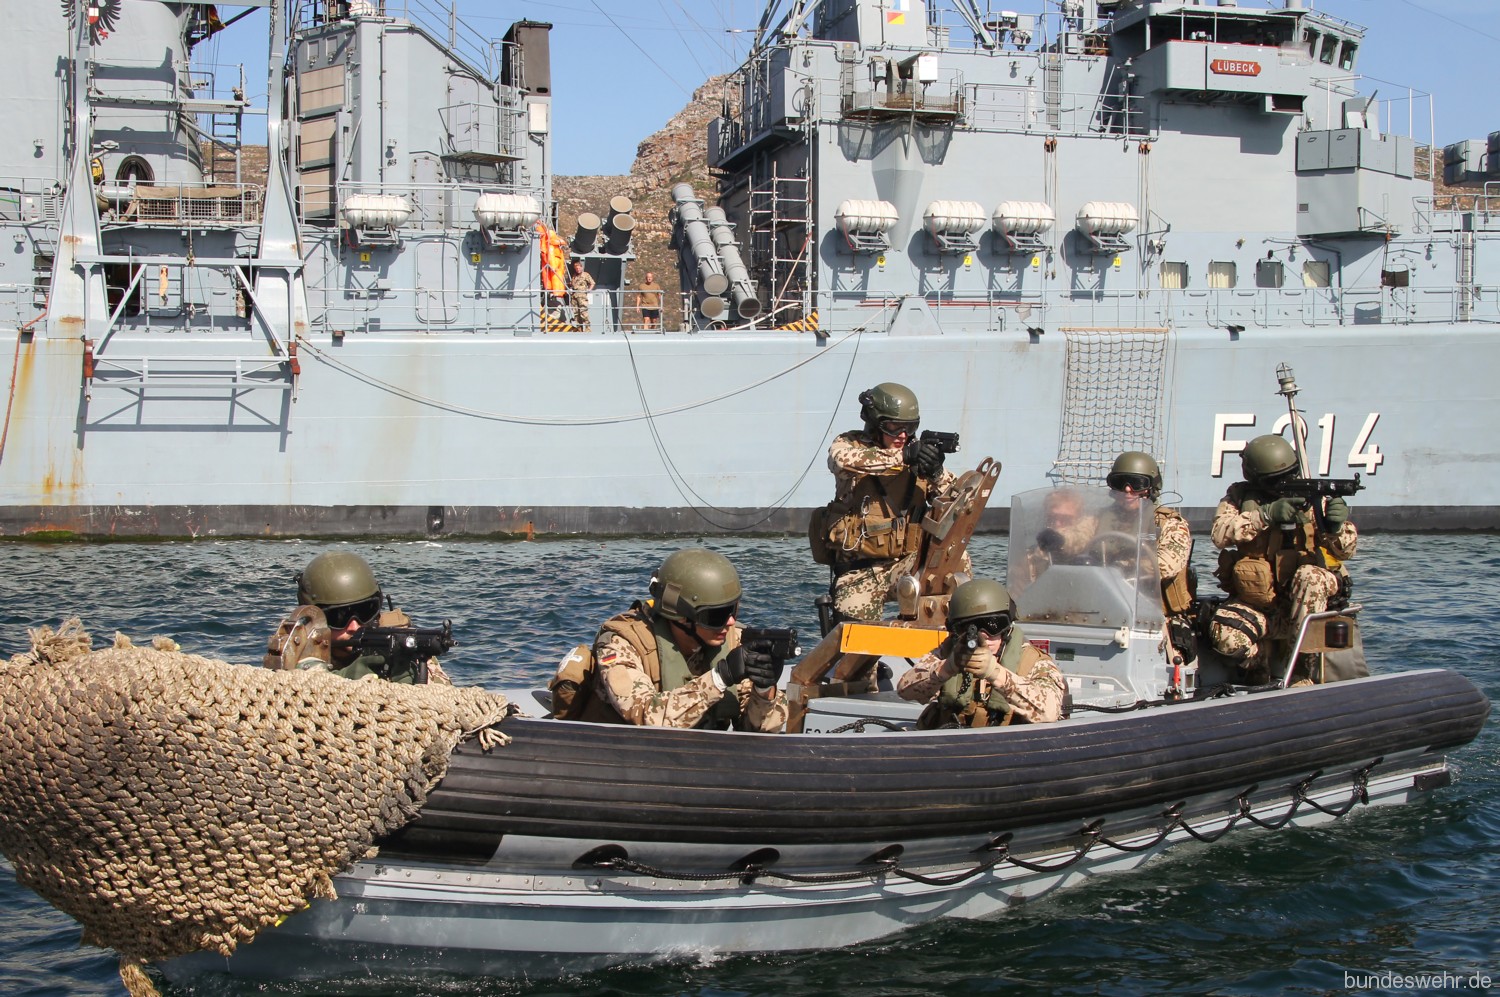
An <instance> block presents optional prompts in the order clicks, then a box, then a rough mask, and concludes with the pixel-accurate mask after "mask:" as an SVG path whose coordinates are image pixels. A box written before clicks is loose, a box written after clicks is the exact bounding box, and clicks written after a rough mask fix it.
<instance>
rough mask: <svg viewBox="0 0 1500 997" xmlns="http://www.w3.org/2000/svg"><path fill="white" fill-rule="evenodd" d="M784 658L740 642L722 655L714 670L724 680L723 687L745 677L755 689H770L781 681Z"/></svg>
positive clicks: (736, 682) (735, 683)
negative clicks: (721, 659) (722, 658)
mask: <svg viewBox="0 0 1500 997" xmlns="http://www.w3.org/2000/svg"><path fill="white" fill-rule="evenodd" d="M785 664H786V662H785V660H783V659H781V658H778V657H775V656H774V655H771V654H767V653H766V652H765V651H757V650H755V649H754V648H752V647H746V646H745V645H743V644H741V645H740V646H739V647H737V648H735V649H734V650H733V651H730V652H729V653H728V654H726V655H725V656H724V660H723V661H720V662H719V663H718V664H717V665H716V666H715V667H714V670H715V671H717V672H718V673H719V678H721V679H723V680H724V687H725V688H730V687H732V686H736V685H739V684H740V683H741V682H742V681H744V680H745V679H749V680H750V684H751V685H753V686H755V687H756V688H757V689H770V688H772V687H774V686H776V685H777V684H778V683H780V682H781V669H782V667H783V666H784V665H785Z"/></svg>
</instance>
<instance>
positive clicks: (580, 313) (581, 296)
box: [568, 260, 594, 332]
mask: <svg viewBox="0 0 1500 997" xmlns="http://www.w3.org/2000/svg"><path fill="white" fill-rule="evenodd" d="M593 289H594V278H593V277H592V276H590V275H589V272H588V271H587V270H585V269H583V261H582V260H574V261H573V275H572V277H570V278H569V280H568V304H569V305H571V306H572V308H573V325H574V327H575V328H577V329H578V331H579V332H588V331H589V330H590V328H591V326H590V324H589V292H590V291H592V290H593Z"/></svg>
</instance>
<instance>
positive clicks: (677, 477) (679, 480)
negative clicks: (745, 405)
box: [625, 318, 873, 532]
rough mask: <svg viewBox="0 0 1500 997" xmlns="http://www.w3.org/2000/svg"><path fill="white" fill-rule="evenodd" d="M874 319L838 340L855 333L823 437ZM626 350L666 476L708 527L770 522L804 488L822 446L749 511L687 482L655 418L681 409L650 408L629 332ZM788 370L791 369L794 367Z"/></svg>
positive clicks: (735, 527)
mask: <svg viewBox="0 0 1500 997" xmlns="http://www.w3.org/2000/svg"><path fill="white" fill-rule="evenodd" d="M872 320H873V318H872V319H867V320H866V321H865V322H864V323H862V324H861V325H859V326H856V327H855V328H854V329H853V330H851V331H850V332H849V333H848V334H846V335H845V336H844V337H843V338H842V339H840V340H839V341H838V342H839V343H843V342H844V341H845V340H847V339H849V338H850V337H851V336H853V337H854V352H853V353H852V354H850V356H849V368H848V369H847V370H846V371H845V372H844V383H843V384H842V385H840V386H839V397H838V399H837V401H836V402H835V403H834V405H833V407H832V409H831V410H830V411H829V413H828V425H827V426H825V427H824V428H823V438H824V439H827V437H828V434H829V433H830V432H832V431H833V422H834V420H835V419H837V418H838V413H839V409H840V407H841V403H842V402H843V400H844V396H845V395H847V394H848V391H849V381H850V379H851V378H853V376H854V365H855V363H856V362H857V361H858V360H859V347H860V343H862V342H863V333H864V331H865V328H866V327H867V326H868V325H869V324H870V322H871V321H872ZM625 349H626V351H627V352H628V353H629V354H630V372H631V374H632V376H633V377H634V378H635V389H636V394H637V395H638V396H639V398H640V402H641V412H642V413H644V418H645V420H646V427H647V429H649V430H650V432H651V442H652V444H653V445H654V446H655V447H656V453H657V456H658V457H660V458H661V462H662V466H663V467H665V468H666V470H667V478H668V480H670V481H671V482H672V487H673V488H674V489H676V491H677V494H678V495H680V496H682V500H683V501H684V502H685V503H687V506H688V508H690V509H691V510H692V511H693V513H694V514H695V515H696V516H697V517H698V518H699V519H701V520H703V521H704V522H705V523H707V524H708V525H709V526H712V527H714V528H715V529H718V530H724V531H726V532H739V531H744V530H753V529H755V528H756V527H757V526H761V525H763V524H764V523H766V522H767V521H769V520H770V518H771V517H772V516H774V515H776V513H778V512H780V511H781V510H782V509H785V508H786V503H787V502H788V501H789V500H790V499H791V497H792V496H793V495H795V494H796V492H797V489H798V488H800V487H802V482H803V481H805V480H806V479H807V476H808V474H810V473H811V472H812V469H813V465H815V464H816V463H817V461H818V457H819V456H820V454H821V453H822V451H821V449H819V450H815V451H814V452H813V454H812V456H811V457H809V458H808V461H807V465H806V466H805V467H803V468H802V473H801V474H799V475H797V477H796V480H794V481H793V482H792V483H791V485H790V486H788V488H787V490H786V491H784V492H782V493H781V495H779V496H777V497H776V498H775V499H774V500H772V502H771V504H770V505H769V506H763V507H761V508H758V509H752V510H750V511H749V512H736V510H733V509H723V508H720V507H719V506H716V505H714V504H713V503H712V502H711V501H709V500H708V499H707V498H705V497H704V496H703V495H701V494H699V492H698V490H697V489H695V488H693V486H692V485H690V484H688V480H687V475H686V474H684V473H683V472H682V471H681V470H680V469H679V468H678V467H677V464H676V462H675V461H673V460H672V455H671V453H670V452H669V451H668V449H667V446H666V444H665V443H664V442H663V441H662V438H661V433H660V432H659V431H658V429H657V425H656V420H657V419H658V418H660V417H662V416H665V415H672V414H674V413H675V412H677V411H681V410H680V409H673V410H666V411H662V412H652V411H651V405H650V402H649V401H648V400H647V395H646V386H645V384H644V383H643V382H642V380H641V372H640V368H639V367H637V365H636V360H635V349H634V347H632V346H631V341H630V336H629V335H628V334H626V336H625ZM815 356H816V354H815ZM811 359H812V358H811V357H809V358H808V360H811ZM808 360H803V361H801V362H799V363H798V364H797V366H801V364H803V363H807V362H808ZM788 369H789V370H790V369H793V368H788ZM760 383H765V382H760ZM726 397H728V396H726ZM689 493H691V496H692V497H691V498H689ZM693 499H696V500H697V501H698V503H699V504H697V505H695V504H694V503H693ZM705 510H709V511H712V512H715V513H719V514H721V515H726V516H734V515H746V516H756V517H758V518H756V519H754V520H753V521H752V522H748V523H741V524H738V525H736V524H732V523H724V522H718V521H716V520H715V519H714V518H713V517H712V516H709V515H707V513H706V512H705Z"/></svg>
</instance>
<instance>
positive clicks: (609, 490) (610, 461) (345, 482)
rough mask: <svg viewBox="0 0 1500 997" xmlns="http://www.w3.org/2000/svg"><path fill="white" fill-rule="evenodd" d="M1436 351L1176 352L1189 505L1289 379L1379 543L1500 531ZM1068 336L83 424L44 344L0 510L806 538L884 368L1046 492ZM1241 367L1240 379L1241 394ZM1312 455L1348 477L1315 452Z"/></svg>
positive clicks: (582, 365) (163, 407) (351, 371)
mask: <svg viewBox="0 0 1500 997" xmlns="http://www.w3.org/2000/svg"><path fill="white" fill-rule="evenodd" d="M1421 336H1422V340H1423V342H1422V344H1421V347H1420V348H1416V347H1414V346H1413V345H1412V342H1411V333H1410V331H1409V330H1405V329H1374V330H1368V329H1342V330H1332V331H1322V332H1319V333H1318V334H1317V341H1316V342H1308V341H1307V339H1308V334H1307V333H1306V332H1305V331H1304V330H1296V329H1286V330H1262V331H1259V332H1257V333H1249V332H1247V333H1245V334H1243V335H1242V337H1241V339H1240V341H1239V342H1230V341H1228V337H1227V336H1226V335H1225V334H1224V333H1223V332H1222V331H1218V330H1207V329H1205V330H1197V331H1192V330H1181V329H1177V330H1173V331H1172V333H1171V334H1170V335H1167V336H1163V337H1161V339H1162V341H1161V342H1160V343H1159V344H1156V343H1154V344H1152V345H1153V346H1155V347H1159V348H1160V349H1162V350H1163V351H1164V354H1165V356H1164V358H1163V367H1162V376H1163V377H1164V378H1165V379H1166V380H1167V381H1168V382H1169V383H1170V384H1171V386H1172V387H1171V389H1170V390H1169V391H1168V392H1167V393H1166V397H1165V404H1164V408H1163V413H1162V415H1163V422H1164V423H1165V424H1166V425H1168V426H1170V427H1171V428H1172V432H1171V433H1170V434H1168V436H1167V439H1166V449H1165V451H1164V452H1165V453H1166V454H1167V455H1169V456H1168V459H1169V460H1170V462H1171V463H1172V465H1173V466H1174V468H1175V469H1176V472H1177V474H1176V476H1175V477H1174V480H1173V482H1172V484H1175V485H1176V487H1177V489H1178V490H1179V491H1180V493H1181V494H1182V504H1183V505H1184V506H1185V507H1186V508H1187V509H1189V510H1200V511H1203V510H1211V509H1212V508H1213V506H1214V505H1215V503H1217V501H1218V499H1219V497H1220V496H1221V495H1222V494H1223V491H1224V488H1225V486H1226V485H1227V483H1228V481H1232V480H1235V479H1236V478H1237V477H1238V471H1239V461H1238V459H1237V456H1236V454H1235V453H1234V452H1233V451H1231V450H1228V449H1226V448H1225V446H1224V444H1225V442H1232V441H1233V440H1235V439H1236V438H1238V439H1239V440H1240V441H1243V440H1244V439H1248V438H1249V437H1251V436H1253V435H1256V434H1257V433H1258V432H1262V431H1267V429H1268V427H1269V426H1270V425H1272V424H1273V423H1274V422H1275V421H1276V419H1277V417H1278V412H1277V408H1278V403H1279V402H1280V399H1278V398H1277V397H1276V395H1275V394H1274V392H1273V391H1271V390H1268V389H1267V382H1268V381H1269V380H1270V379H1269V378H1268V377H1267V376H1266V374H1267V372H1270V371H1273V370H1274V369H1275V367H1276V365H1277V364H1278V363H1280V362H1284V361H1291V362H1293V363H1295V364H1296V368H1297V371H1298V374H1299V376H1300V377H1301V378H1302V379H1303V383H1305V384H1317V385H1319V391H1318V397H1317V400H1316V402H1314V403H1313V405H1312V406H1310V408H1309V413H1308V414H1309V419H1310V420H1311V418H1312V417H1313V416H1317V417H1320V418H1325V419H1326V418H1328V417H1330V416H1331V417H1332V419H1329V420H1328V421H1329V422H1331V423H1332V424H1333V425H1334V426H1335V432H1334V433H1333V434H1331V435H1332V440H1331V441H1330V445H1331V446H1332V447H1333V450H1332V451H1331V456H1332V459H1333V462H1334V466H1335V468H1337V469H1338V470H1339V471H1342V474H1340V475H1339V476H1349V475H1350V474H1352V473H1362V474H1366V475H1367V477H1366V483H1367V490H1366V491H1365V492H1363V493H1362V494H1361V495H1360V496H1359V499H1360V507H1361V508H1360V518H1361V522H1362V523H1364V524H1369V525H1371V526H1385V527H1392V528H1411V529H1430V528H1453V527H1474V528H1488V527H1493V526H1495V525H1496V522H1495V517H1496V508H1495V506H1494V505H1493V502H1494V500H1495V499H1496V497H1497V496H1496V487H1495V482H1494V474H1495V471H1494V462H1493V461H1492V460H1486V459H1485V458H1484V454H1483V449H1484V447H1486V446H1487V444H1485V443H1484V442H1483V441H1484V439H1486V438H1487V433H1486V427H1488V426H1493V425H1500V401H1497V399H1496V398H1495V397H1494V389H1493V387H1492V385H1491V383H1490V375H1489V374H1488V373H1487V372H1488V371H1491V370H1495V369H1500V366H1492V363H1491V361H1487V360H1485V359H1483V358H1486V357H1493V364H1494V365H1500V339H1497V338H1496V337H1495V335H1494V334H1493V333H1490V332H1480V331H1476V330H1474V329H1472V328H1464V329H1459V328H1450V329H1448V330H1446V331H1438V330H1434V329H1431V328H1424V329H1423V330H1422V332H1421ZM1065 337H1066V334H1065V333H1064V334H1059V335H1058V336H1057V337H1056V338H1055V339H1048V338H1045V337H1044V341H1042V342H1030V341H1028V340H1026V339H1025V338H1021V339H1019V340H1017V339H1016V338H1014V337H1012V338H1011V339H1010V341H1008V342H1006V341H1003V340H999V337H996V336H994V335H990V334H973V333H971V334H963V333H945V334H940V335H934V336H930V337H909V338H908V337H892V336H875V335H870V334H856V335H852V336H849V337H846V338H845V339H843V341H839V340H837V339H834V340H831V341H829V342H826V343H820V342H819V341H817V340H815V339H814V338H813V337H811V336H809V335H805V334H803V335H798V334H792V333H757V334H751V335H727V334H721V335H718V336H715V337H713V339H711V340H705V337H697V336H687V335H681V336H677V335H667V336H659V337H653V338H637V339H633V340H632V339H626V338H625V337H624V336H623V335H622V336H615V337H607V338H600V339H593V338H590V339H586V340H579V339H575V340H562V341H559V340H558V339H546V340H543V339H540V338H538V339H521V340H515V339H510V340H509V341H499V342H497V341H495V337H480V336H473V335H466V336H463V337H454V338H447V337H444V338H442V339H438V340H436V341H434V340H432V339H429V338H422V339H417V338H411V337H402V338H391V339H382V340H370V341H364V342H361V343H359V344H358V345H357V346H355V345H351V346H347V347H343V348H335V347H329V348H326V349H325V350H320V351H317V352H313V351H311V350H304V351H303V353H302V355H301V363H302V373H301V376H300V377H299V379H298V384H297V386H296V393H295V396H293V394H292V393H291V392H290V391H289V390H285V389H283V390H267V389H265V388H259V389H254V390H244V391H240V392H238V393H237V394H236V396H234V397H231V396H230V394H229V392H228V391H227V390H225V389H200V393H199V395H198V397H191V396H190V391H191V389H175V390H174V389H156V388H153V389H150V391H149V393H148V397H146V398H144V399H143V398H141V397H140V393H146V392H142V391H141V389H132V388H130V387H123V386H122V387H120V388H118V389H116V390H104V389H100V388H97V387H96V388H95V390H94V391H93V398H92V399H89V400H87V402H86V405H81V404H80V397H79V394H80V391H79V385H78V378H79V373H78V372H79V370H80V369H81V364H82V358H81V355H80V349H79V345H78V344H77V343H70V342H61V343H51V342H48V343H45V344H38V345H41V346H45V347H46V351H45V353H42V351H40V350H37V351H36V353H35V354H34V355H33V356H32V357H31V359H30V362H29V363H28V365H27V369H22V370H21V371H20V372H19V377H18V382H19V384H20V390H19V391H18V394H19V395H20V397H21V399H22V401H23V403H24V408H22V409H21V411H19V412H17V413H16V414H15V415H14V416H13V421H12V427H11V428H12V432H11V436H10V440H9V442H8V444H7V447H6V453H5V460H4V464H3V471H4V475H5V481H6V487H5V495H6V498H7V505H6V506H5V507H4V510H3V512H4V516H5V519H6V521H7V529H8V531H9V532H14V533H20V532H25V531H31V530H61V531H67V532H72V533H78V534H87V535H108V536H129V535H142V534H156V535H213V534H215V533H228V534H244V535H257V534H269V535H278V534H296V533H306V532H316V533H325V534H345V533H350V534H353V533H370V532H376V533H392V534H416V535H423V534H444V533H450V532H452V533H467V534H491V533H526V532H528V531H531V530H535V531H536V532H549V533H550V532H556V533H598V534H612V533H651V532H679V533H694V532H710V531H715V530H719V529H764V530H783V529H800V528H801V527H802V526H803V525H805V522H806V515H805V512H802V511H801V510H804V509H806V508H808V507H811V506H814V505H817V504H819V503H820V502H821V501H826V497H827V496H826V494H825V493H826V492H827V491H828V481H827V477H828V475H827V472H826V469H825V466H824V457H825V454H826V448H827V443H828V441H829V439H830V438H831V436H832V435H833V434H835V433H837V432H840V431H842V430H844V429H847V428H849V425H848V424H849V422H850V419H849V413H850V411H851V410H852V409H854V408H856V407H857V403H856V402H855V401H854V398H853V395H854V394H855V393H857V386H858V385H861V384H866V382H868V383H875V382H876V381H878V380H881V379H886V378H889V377H891V372H892V371H901V372H902V377H903V380H904V381H905V382H906V383H909V384H911V385H912V386H913V387H915V389H916V390H917V391H918V392H919V393H920V395H921V397H922V398H924V399H926V401H924V421H925V422H926V424H928V425H931V426H935V427H936V426H942V427H945V428H949V429H952V430H956V431H958V432H959V433H960V434H961V436H962V440H963V450H962V452H961V454H960V455H956V456H955V457H954V458H951V459H953V460H955V461H957V460H966V458H968V456H969V455H970V454H972V455H974V457H973V460H974V461H975V462H977V460H978V459H979V457H980V456H983V455H992V454H993V455H997V456H998V457H999V459H1000V460H1001V461H1002V463H1003V465H1004V470H1003V471H1002V476H1001V481H1000V485H1001V487H1002V488H1006V487H1010V488H1013V489H1018V488H1024V487H1026V486H1028V485H1030V484H1033V483H1035V482H1037V481H1043V480H1046V477H1047V475H1048V474H1050V473H1052V472H1053V470H1054V462H1055V459H1056V453H1057V442H1058V438H1059V436H1060V434H1061V413H1062V410H1063V409H1064V405H1065V396H1066V384H1067V376H1068V368H1069V364H1068V360H1069V358H1068V342H1067V340H1066V338H1065ZM507 338H508V337H507ZM1111 338H1113V337H1111ZM121 345H122V346H123V345H124V344H121ZM187 349H190V350H193V351H194V352H195V353H196V354H198V355H199V356H202V355H203V354H204V353H205V352H206V344H200V345H196V346H188V347H187ZM1453 356H1459V357H1463V358H1465V362H1464V363H1462V364H1459V365H1457V366H1456V367H1455V366H1454V365H1452V364H1451V362H1450V361H1449V360H1447V359H1446V358H1448V357H1453ZM417 370H421V371H422V372H423V374H422V376H421V378H420V380H417V381H414V380H413V378H412V373H413V371H417ZM1225 371H1237V372H1241V373H1240V374H1239V375H1238V377H1237V378H1234V379H1232V382H1237V383H1239V384H1240V385H1241V387H1239V389H1238V390H1236V389H1235V388H1234V387H1233V386H1232V383H1231V384H1226V382H1225ZM49 373H50V375H51V376H50V378H49V377H46V376H44V375H46V374H49ZM500 385H503V386H504V387H503V390H497V386H500ZM584 385H590V386H597V390H585V389H584V387H583V386H584ZM684 385H687V386H689V387H688V389H687V390H686V391H684ZM1438 385H1442V388H1441V393H1440V394H1439V393H1438V389H1437V387H1436V386H1438ZM851 388H854V389H855V390H851ZM157 391H162V392H163V393H171V394H173V395H176V396H177V397H173V398H169V399H165V400H160V401H159V400H158V399H157V398H156V397H154V395H155V394H156V392H157ZM415 394H420V396H421V397H415V398H414V397H412V396H413V395H415ZM643 399H644V400H645V401H646V403H647V404H646V405H643V404H642V400H643ZM81 407H85V408H86V412H84V413H80V408H81ZM648 413H649V414H648ZM1279 414H1281V415H1284V410H1283V412H1281V413H1279ZM1335 420H1336V421H1335ZM1372 422H1373V425H1374V427H1375V429H1374V432H1373V433H1371V434H1369V436H1368V437H1367V438H1366V439H1365V443H1364V445H1363V446H1360V447H1354V446H1353V444H1354V442H1355V441H1356V440H1357V439H1358V438H1359V437H1360V436H1361V435H1362V430H1363V429H1364V428H1365V427H1366V426H1367V425H1369V424H1371V423H1372ZM225 423H229V424H230V425H228V426H226V425H225ZM1226 427H1227V428H1226ZM1375 448H1378V458H1377V459H1379V460H1380V461H1381V463H1380V464H1379V465H1378V472H1377V473H1376V474H1374V475H1368V470H1369V468H1368V467H1367V465H1365V464H1363V463H1355V464H1353V466H1352V467H1351V466H1350V464H1349V457H1350V456H1351V455H1350V451H1351V450H1353V451H1354V453H1353V456H1354V457H1355V458H1356V460H1362V459H1365V458H1366V457H1367V456H1368V454H1367V453H1365V451H1367V450H1374V449H1375ZM1312 452H1313V454H1314V455H1317V454H1319V453H1330V451H1329V450H1326V449H1325V450H1319V442H1318V440H1317V437H1316V435H1314V438H1313V448H1312ZM1007 479H1009V481H1010V482H1011V483H1012V484H1011V485H1009V486H1007V484H1006V480H1007Z"/></svg>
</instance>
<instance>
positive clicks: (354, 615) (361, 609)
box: [262, 550, 451, 685]
mask: <svg viewBox="0 0 1500 997" xmlns="http://www.w3.org/2000/svg"><path fill="white" fill-rule="evenodd" d="M296 580H297V602H298V607H297V608H296V609H295V610H293V611H292V612H291V613H288V614H287V615H286V616H285V617H284V618H283V619H282V621H281V625H280V626H279V627H278V628H277V630H276V632H275V633H274V634H272V635H271V638H270V640H269V641H267V643H266V655H265V658H264V659H263V660H262V664H264V665H265V666H266V667H267V668H274V669H294V668H301V669H323V670H327V671H331V672H333V674H335V675H340V676H343V677H344V678H350V679H357V678H364V677H365V676H366V675H378V676H379V677H381V678H384V679H386V680H387V681H390V682H395V683H397V684H400V685H411V684H413V683H415V682H419V681H427V682H436V683H440V684H444V685H448V684H451V683H450V682H449V680H448V677H447V675H445V674H443V670H442V668H441V667H439V665H438V662H437V659H436V658H429V659H428V660H427V661H426V662H425V665H424V666H419V664H418V663H417V662H414V661H406V662H387V661H386V659H385V657H384V656H383V655H380V654H357V653H356V652H355V651H354V649H353V647H352V646H351V641H352V640H353V637H354V635H355V634H356V633H358V632H359V630H360V629H361V628H363V627H368V626H381V627H408V626H411V618H410V617H408V616H407V615H406V614H405V613H403V612H402V611H401V610H399V609H386V608H384V605H385V603H384V598H385V597H384V595H383V594H382V593H381V590H380V585H379V584H378V583H377V582H376V581H375V572H374V571H372V570H371V569H370V564H369V562H368V561H366V560H365V559H364V558H362V557H360V556H359V555H358V554H355V553H353V552H351V551H342V550H334V551H325V552H324V553H322V554H319V555H318V556H317V557H315V558H313V559H312V560H311V561H309V562H308V563H307V567H306V568H304V569H303V570H302V571H300V572H299V573H298V574H297V579H296ZM424 673H425V676H426V677H425V678H423V674H424Z"/></svg>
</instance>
